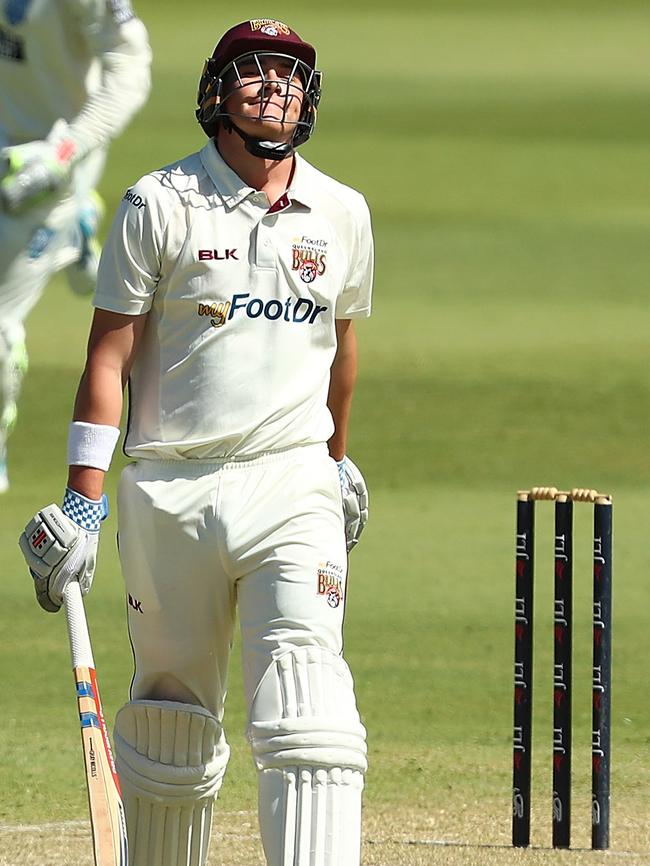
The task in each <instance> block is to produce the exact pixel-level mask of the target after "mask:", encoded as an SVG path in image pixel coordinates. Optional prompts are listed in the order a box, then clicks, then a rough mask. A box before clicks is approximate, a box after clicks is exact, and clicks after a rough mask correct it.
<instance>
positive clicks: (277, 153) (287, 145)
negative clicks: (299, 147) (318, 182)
mask: <svg viewBox="0 0 650 866" xmlns="http://www.w3.org/2000/svg"><path fill="white" fill-rule="evenodd" d="M223 120H224V126H225V128H226V129H230V130H234V131H235V132H236V133H237V135H238V136H239V137H240V138H241V140H242V141H243V142H244V146H245V147H246V150H247V151H248V152H249V153H252V155H253V156H258V157H260V158H261V159H274V160H276V161H277V162H280V161H281V160H283V159H286V158H287V157H288V156H291V155H292V154H293V152H294V148H293V145H292V144H291V142H288V141H265V140H264V139H263V138H254V137H253V136H252V135H248V134H247V133H245V132H242V130H241V129H240V128H239V127H238V126H237V125H236V124H235V123H233V122H232V118H231V117H228V116H227V115H226V116H224V118H223Z"/></svg>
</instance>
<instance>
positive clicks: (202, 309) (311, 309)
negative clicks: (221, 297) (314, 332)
mask: <svg viewBox="0 0 650 866" xmlns="http://www.w3.org/2000/svg"><path fill="white" fill-rule="evenodd" d="M327 309H328V308H327V307H323V306H321V305H320V304H317V303H315V302H314V301H312V300H311V298H292V297H289V298H287V299H286V300H285V301H279V300H277V298H271V300H268V301H265V300H263V299H262V298H254V297H251V295H250V293H249V292H244V293H241V294H235V295H233V296H232V298H231V299H230V300H229V301H216V302H214V303H211V304H204V303H199V305H198V309H197V315H199V316H209V317H210V324H211V325H212V327H213V328H221V327H223V325H225V324H226V323H227V322H229V321H230V320H231V319H233V318H234V317H235V316H237V315H239V316H247V317H248V318H249V319H259V318H260V316H261V317H262V318H264V319H269V320H270V321H272V322H274V321H278V320H281V321H283V322H295V323H296V324H298V325H303V324H307V325H313V324H314V322H315V321H316V319H317V318H318V317H319V316H320V315H321V313H324V312H326V311H327Z"/></svg>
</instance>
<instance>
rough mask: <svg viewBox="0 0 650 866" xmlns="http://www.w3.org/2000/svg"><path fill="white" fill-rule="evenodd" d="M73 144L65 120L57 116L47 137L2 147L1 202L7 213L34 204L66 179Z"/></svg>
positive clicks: (74, 147) (69, 170)
mask: <svg viewBox="0 0 650 866" xmlns="http://www.w3.org/2000/svg"><path fill="white" fill-rule="evenodd" d="M76 150H77V148H76V144H75V142H74V140H73V139H72V137H71V136H70V132H69V129H68V124H67V123H66V122H65V121H64V120H57V121H56V123H55V124H54V126H53V127H52V129H51V131H50V133H49V135H48V137H47V139H45V140H44V141H30V142H27V143H26V144H18V145H15V146H14V147H5V148H3V150H2V154H1V155H2V163H3V167H4V169H3V175H4V176H3V177H2V179H1V180H0V203H1V204H2V206H3V208H4V209H5V210H7V211H9V212H10V213H20V212H21V211H23V210H24V209H25V208H28V207H31V206H33V205H37V204H39V203H40V202H42V201H43V200H44V199H46V198H47V197H48V196H49V195H51V194H52V193H53V192H55V191H56V190H58V189H59V188H60V187H61V186H63V185H64V184H65V183H67V182H68V179H69V177H70V174H71V171H72V165H73V162H74V157H75V154H76Z"/></svg>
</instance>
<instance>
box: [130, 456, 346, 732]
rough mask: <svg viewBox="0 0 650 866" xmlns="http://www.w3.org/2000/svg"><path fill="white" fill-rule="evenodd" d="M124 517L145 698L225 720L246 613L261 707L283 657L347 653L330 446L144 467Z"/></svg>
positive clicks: (250, 682) (134, 469)
mask: <svg viewBox="0 0 650 866" xmlns="http://www.w3.org/2000/svg"><path fill="white" fill-rule="evenodd" d="M118 509H119V550H120V558H121V562H122V569H123V573H124V579H125V582H126V591H127V593H128V601H129V604H128V614H129V615H128V624H129V631H130V636H131V642H132V645H133V651H134V657H135V673H134V678H133V683H132V691H131V698H132V699H133V700H137V699H150V700H175V701H181V702H185V703H190V704H199V705H201V706H203V707H205V708H206V709H208V710H210V712H212V713H213V714H214V715H215V716H216V717H217V718H218V719H219V721H222V719H223V705H224V700H225V695H226V688H227V680H228V662H229V656H230V650H231V646H232V641H233V630H234V624H235V609H236V608H238V612H239V619H240V624H241V633H242V654H243V668H244V687H245V693H246V697H247V702H248V707H249V709H250V705H251V701H252V699H253V696H254V694H255V690H256V688H257V685H258V683H259V682H260V680H261V678H262V676H263V675H264V673H265V671H266V670H267V668H268V667H269V665H270V663H271V662H272V661H273V659H275V658H277V657H279V656H280V655H283V654H284V653H285V652H287V651H289V650H291V649H293V648H295V647H305V646H318V647H322V648H325V649H327V650H330V651H332V652H334V653H340V652H341V649H342V625H343V611H344V606H345V591H346V582H347V554H346V547H345V537H344V528H343V517H342V506H341V493H340V486H339V478H338V469H337V466H336V463H335V462H334V461H333V460H332V459H331V458H330V457H329V455H328V453H327V449H326V446H325V445H310V446H305V447H297V448H292V449H288V450H286V451H283V452H275V453H271V454H266V455H262V456H259V457H257V458H255V459H251V460H224V461H216V462H209V463H208V462H204V461H195V460H170V461H158V460H140V461H139V462H137V463H133V464H131V465H129V466H127V467H126V469H125V470H124V472H123V473H122V477H121V479H120V485H119V493H118Z"/></svg>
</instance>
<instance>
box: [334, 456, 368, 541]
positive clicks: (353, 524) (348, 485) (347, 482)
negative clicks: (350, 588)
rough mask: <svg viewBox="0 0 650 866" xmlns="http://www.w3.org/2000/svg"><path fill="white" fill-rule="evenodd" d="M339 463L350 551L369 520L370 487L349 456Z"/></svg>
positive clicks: (346, 535)
mask: <svg viewBox="0 0 650 866" xmlns="http://www.w3.org/2000/svg"><path fill="white" fill-rule="evenodd" d="M338 465H339V478H340V481H341V497H342V499H343V519H344V521H345V539H346V546H347V549H348V553H349V552H350V551H351V550H352V548H353V547H354V546H355V545H356V544H358V542H359V538H360V536H361V533H362V532H363V530H364V527H365V525H366V523H367V522H368V487H367V485H366V482H365V480H364V477H363V475H362V474H361V472H360V471H359V469H358V468H357V466H356V465H355V464H354V463H353V462H352V460H350V458H349V457H344V458H343V460H342V461H341V462H340V463H339V464H338Z"/></svg>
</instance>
